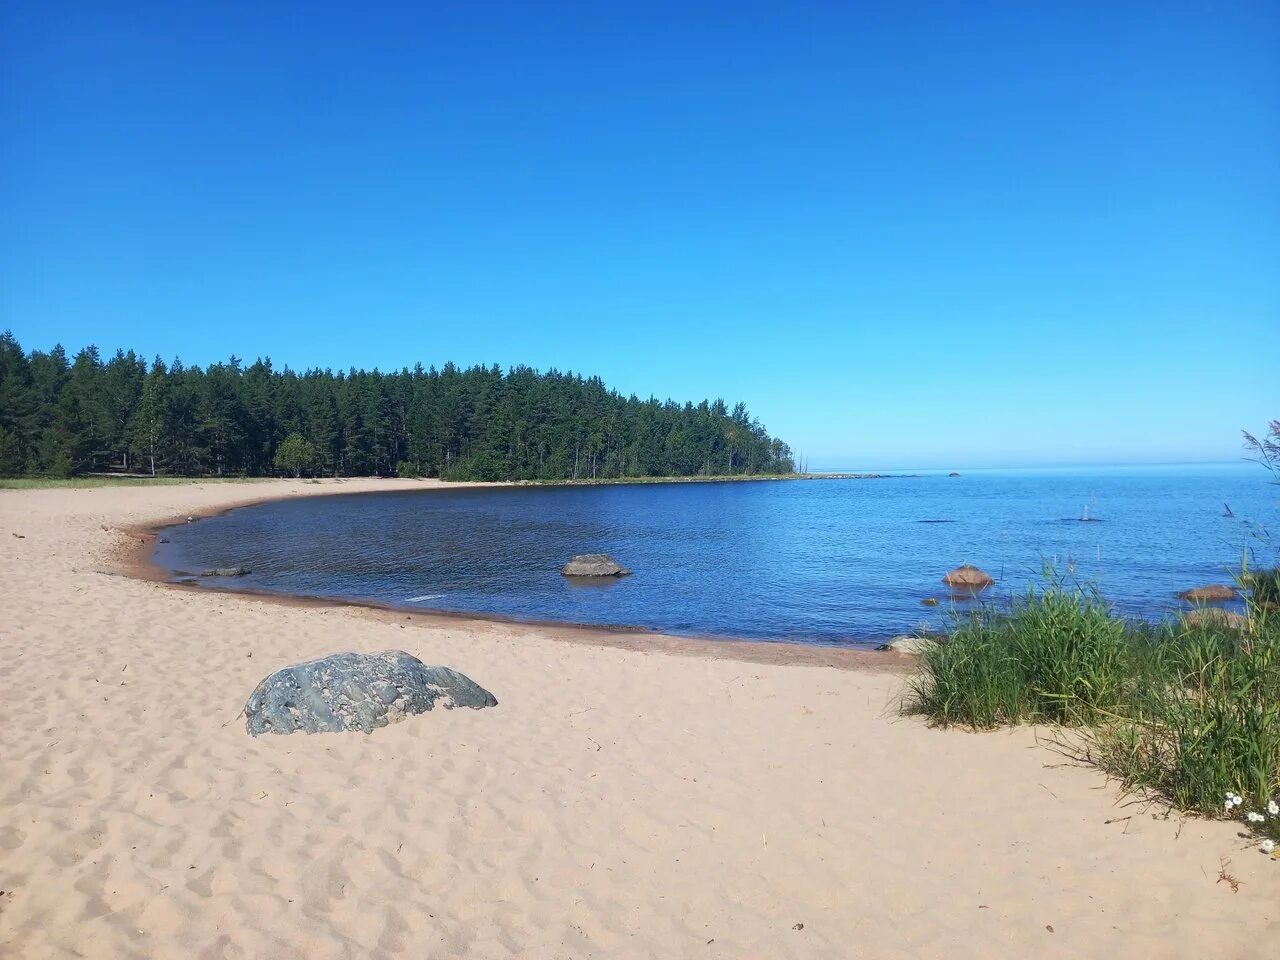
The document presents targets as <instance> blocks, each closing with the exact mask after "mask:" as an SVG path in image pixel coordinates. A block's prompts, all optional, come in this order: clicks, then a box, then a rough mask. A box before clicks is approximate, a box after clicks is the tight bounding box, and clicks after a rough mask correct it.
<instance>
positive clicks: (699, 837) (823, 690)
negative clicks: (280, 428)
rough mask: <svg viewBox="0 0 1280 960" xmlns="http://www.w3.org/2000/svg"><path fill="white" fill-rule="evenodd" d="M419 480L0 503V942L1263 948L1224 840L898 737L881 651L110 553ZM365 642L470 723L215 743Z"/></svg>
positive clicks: (1085, 773) (1265, 909) (629, 948)
mask: <svg viewBox="0 0 1280 960" xmlns="http://www.w3.org/2000/svg"><path fill="white" fill-rule="evenodd" d="M433 485H434V484H433V483H432V482H430V481H419V482H415V481H349V482H344V483H333V482H325V483H321V484H312V483H302V482H288V481H273V482H261V483H245V484H234V483H207V484H191V485H175V486H154V487H137V488H125V487H103V488H91V489H58V490H29V491H0V543H2V545H3V548H4V550H3V557H2V558H0V663H3V676H4V688H3V692H4V696H3V697H2V698H0V723H2V724H3V730H4V735H3V737H4V739H3V753H2V755H0V757H2V759H0V763H2V764H3V767H2V769H0V890H3V894H2V895H0V956H3V957H5V958H36V957H140V958H143V957H145V958H234V957H243V958H258V957H274V958H295V957H297V958H303V957H305V958H367V957H374V958H376V957H400V956H413V957H479V958H487V957H508V956H511V957H514V956H519V957H533V958H544V957H545V958H553V957H554V958H586V957H609V958H618V957H664V958H666V957H706V958H779V957H815V958H816V957H824V958H825V957H832V958H845V957H866V958H979V957H982V958H991V957H1024V956H1027V955H1033V956H1037V957H1062V958H1079V957H1092V956H1103V955H1108V954H1109V955H1121V956H1128V957H1143V958H1172V957H1187V958H1193V957H1194V958H1200V957H1224V958H1250V957H1259V958H1262V957H1273V956H1275V954H1276V949H1277V948H1276V943H1277V936H1278V935H1280V920H1278V919H1277V917H1278V916H1280V871H1278V870H1277V865H1276V864H1275V863H1272V862H1269V861H1268V860H1267V859H1266V858H1265V857H1263V856H1262V855H1260V854H1259V853H1257V852H1256V850H1255V847H1254V844H1253V843H1252V842H1249V841H1246V840H1244V839H1242V838H1240V837H1239V836H1238V828H1237V827H1236V826H1235V825H1232V824H1230V823H1221V822H1205V821H1201V820H1195V819H1183V818H1181V817H1178V816H1176V815H1174V816H1171V817H1168V818H1164V817H1163V811H1162V809H1161V808H1158V807H1151V806H1144V805H1138V804H1133V803H1126V802H1125V800H1124V799H1123V798H1122V797H1121V795H1120V793H1119V790H1118V788H1117V786H1116V785H1115V784H1114V783H1109V782H1108V781H1107V780H1106V778H1104V777H1103V776H1102V775H1101V774H1099V773H1098V772H1097V771H1095V770H1092V769H1090V768H1087V767H1082V766H1079V765H1075V764H1072V763H1070V762H1068V761H1067V760H1066V759H1064V757H1063V756H1061V755H1060V754H1059V753H1058V752H1055V751H1054V750H1053V749H1051V748H1050V747H1049V746H1046V745H1045V744H1044V743H1043V742H1042V741H1043V737H1044V735H1045V734H1044V732H1043V731H1042V732H1041V733H1040V736H1039V737H1038V736H1037V732H1036V731H1034V730H1032V729H1025V728H1023V729H1015V730H1012V731H1001V732H995V733H983V734H971V733H965V732H959V731H939V730H933V729H930V728H928V727H927V726H926V725H925V724H924V723H922V722H920V721H918V720H915V719H903V718H901V717H900V716H899V715H898V712H897V701H898V697H899V696H900V694H901V691H902V685H903V682H904V676H905V674H904V671H905V670H907V669H909V668H910V666H911V663H910V660H909V658H906V657H902V656H900V655H898V654H872V653H862V652H844V653H842V652H840V651H826V650H816V649H812V648H809V649H805V648H790V647H784V646H779V645H765V644H742V645H738V644H735V643H732V642H717V641H695V640H681V639H673V638H663V637H656V636H650V635H645V634H626V633H619V634H607V633H604V632H601V631H590V630H582V631H574V630H570V629H565V628H558V627H551V626H539V625H524V624H513V623H502V622H489V621H483V620H468V619H461V618H442V617H432V616H413V617H408V616H406V615H404V614H400V613H396V612H390V611H381V610H368V609H362V608H357V607H344V606H336V605H329V604H316V603H288V602H283V601H281V600H278V599H270V598H259V597H251V596H243V595H232V594H227V593H216V592H211V591H205V590H200V589H195V588H182V587H178V586H174V585H170V584H166V583H163V582H158V581H156V580H154V579H147V578H146V576H145V573H146V570H145V568H144V567H143V566H142V565H140V563H139V554H140V551H145V550H146V548H147V544H146V543H145V542H140V541H143V540H145V536H143V535H142V533H141V532H143V531H145V530H146V529H147V528H149V527H150V526H152V525H154V524H158V523H160V522H163V521H165V520H167V519H172V518H176V517H183V516H186V515H188V514H194V515H206V514H209V513H211V512H215V511H218V510H222V509H225V508H227V507H228V506H230V505H232V504H235V503H241V502H246V501H250V500H256V499H261V498H264V497H286V496H288V497H292V496H315V495H324V494H326V493H333V492H343V493H350V492H355V491H361V490H380V489H405V488H409V487H412V488H414V489H424V490H425V489H427V488H429V487H431V486H433ZM424 495H429V494H424ZM384 649H403V650H406V651H408V652H409V653H412V654H414V655H415V656H417V657H420V658H421V659H422V660H424V661H426V662H427V663H440V664H446V665H449V666H451V667H454V668H455V669H458V670H461V671H462V672H464V673H466V674H467V675H468V676H470V677H471V678H472V679H474V680H475V681H476V682H478V683H480V684H481V685H483V686H484V687H486V688H487V689H489V690H491V691H492V692H493V693H494V694H495V695H496V696H497V698H498V700H499V706H498V707H497V708H495V709H490V710H482V711H467V710H460V711H451V712H443V711H434V712H432V713H429V714H425V715H422V716H419V717H413V718H410V719H409V720H407V721H405V722H403V723H400V724H396V725H393V726H390V727H387V728H384V729H380V730H377V731H376V732H375V733H374V734H373V735H371V736H368V737H366V736H363V735H358V734H346V735H317V736H310V737H308V736H303V735H294V736H289V737H270V736H268V737H261V738H258V739H254V738H251V737H249V736H248V735H247V734H246V733H245V729H244V722H243V719H242V718H241V717H240V713H239V712H240V709H241V707H242V705H243V704H244V701H245V699H246V697H247V696H248V694H249V693H250V691H251V690H252V689H253V687H254V686H255V685H256V684H257V682H258V681H259V680H260V679H261V678H262V677H263V676H265V675H266V674H267V673H269V672H271V671H272V670H274V669H276V668H278V667H281V666H284V665H287V664H290V663H295V662H298V661H301V660H307V659H310V658H314V657H317V656H322V655H325V654H328V653H333V652H337V651H341V650H355V651H376V650H384ZM1223 874H1226V875H1229V876H1230V877H1231V878H1233V879H1234V882H1228V881H1227V880H1225V879H1223Z"/></svg>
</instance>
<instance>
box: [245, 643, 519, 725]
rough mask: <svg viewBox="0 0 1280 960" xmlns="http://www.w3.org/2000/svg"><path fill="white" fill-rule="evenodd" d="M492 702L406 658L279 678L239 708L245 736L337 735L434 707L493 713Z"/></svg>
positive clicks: (341, 664) (369, 659)
mask: <svg viewBox="0 0 1280 960" xmlns="http://www.w3.org/2000/svg"><path fill="white" fill-rule="evenodd" d="M497 705H498V701H497V700H496V699H494V696H493V694H491V693H490V692H489V691H488V690H485V689H484V688H483V687H481V686H479V685H478V684H476V683H474V682H473V681H472V680H471V679H470V678H468V677H465V676H463V675H462V674H461V673H458V672H457V671H456V670H451V669H449V668H448V667H429V666H427V665H426V664H425V663H423V662H422V661H421V660H419V659H418V658H417V657H414V656H411V655H410V654H407V653H405V652H404V651H403V650H384V651H383V652H382V653H335V654H333V655H332V656H328V657H322V658H321V659H319V660H311V661H308V662H307V663H299V664H295V665H294V666H291V667H285V668H284V669H282V670H277V671H276V672H275V673H273V674H271V676H269V677H267V678H266V679H265V680H263V681H262V682H261V683H260V684H258V686H257V689H255V690H254V691H253V693H252V694H251V695H250V696H249V700H248V702H247V703H246V704H245V705H244V713H245V729H246V730H248V731H249V733H250V734H251V735H252V736H255V737H256V736H259V735H260V734H264V733H294V732H295V731H298V730H303V731H305V732H307V733H340V732H342V731H344V730H362V731H364V732H365V733H372V732H373V729H374V728H375V727H385V726H386V725H387V724H388V723H394V722H396V721H398V720H403V719H404V718H405V717H406V716H408V715H410V714H415V713H424V712H426V711H427V710H430V709H431V708H432V707H433V706H441V707H444V708H445V709H446V710H452V709H453V708H454V707H472V708H475V709H479V708H481V707H496V706H497Z"/></svg>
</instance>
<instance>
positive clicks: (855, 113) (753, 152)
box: [0, 0, 1280, 467]
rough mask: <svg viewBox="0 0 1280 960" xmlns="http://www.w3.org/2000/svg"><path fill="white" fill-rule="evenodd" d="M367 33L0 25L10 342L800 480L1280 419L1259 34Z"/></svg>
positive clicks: (764, 24) (85, 7)
mask: <svg viewBox="0 0 1280 960" xmlns="http://www.w3.org/2000/svg"><path fill="white" fill-rule="evenodd" d="M345 6H346V7H347V9H339V7H338V5H334V4H327V3H314V2H313V3H299V4H296V5H292V4H286V3H230V2H218V3H209V4H184V3H176V4H175V3H156V4H154V5H152V4H115V3H110V2H99V3H76V4H63V3H57V2H49V0H42V2H24V0H8V2H7V3H5V4H4V5H3V6H0V136H2V138H3V139H2V141H0V164H2V167H3V174H2V176H0V220H2V222H3V224H4V228H3V230H2V231H0V327H9V328H11V329H12V330H13V332H14V333H15V334H16V335H17V336H18V338H19V339H20V340H21V341H22V342H23V344H24V345H26V346H28V347H38V348H42V349H47V348H48V347H50V346H52V345H53V344H54V343H55V342H59V341H60V342H62V343H63V344H65V345H66V346H67V347H68V348H69V349H78V348H79V347H81V346H83V345H84V344H86V343H90V342H92V343H96V344H98V345H99V346H100V347H101V348H103V349H104V350H114V348H115V347H117V346H125V347H134V348H137V349H138V350H140V351H141V352H143V353H144V354H146V355H148V356H150V355H153V354H156V353H159V354H162V355H164V356H165V357H166V358H169V357H172V356H174V355H180V356H181V357H182V359H183V360H185V361H187V362H199V363H205V362H208V361H211V360H216V359H221V358H226V357H227V356H229V355H230V354H232V353H236V354H238V355H240V356H242V357H246V358H249V359H252V358H254V357H256V356H259V355H264V356H265V355H269V356H271V357H272V358H273V359H274V360H275V361H276V362H277V364H278V365H283V364H285V363H287V364H288V365H290V366H293V367H295V368H302V367H306V366H310V365H318V366H332V367H338V368H340V367H346V366H350V365H355V366H366V367H367V366H375V365H376V366H380V367H383V368H388V367H398V366H401V365H404V364H412V363H413V362H414V361H417V360H421V361H422V362H424V363H428V364H429V363H436V364H440V363H443V362H444V361H446V360H454V361H456V362H459V363H464V364H465V363H470V362H496V363H499V364H502V365H504V366H505V365H509V364H513V363H528V364H531V365H534V366H537V367H541V368H547V367H551V366H555V367H559V368H561V369H573V370H578V371H582V372H586V373H598V374H600V375H601V376H603V377H604V378H605V380H606V382H607V383H609V384H610V385H612V386H616V387H617V388H619V389H621V390H623V391H624V392H636V393H639V394H641V395H648V394H650V393H654V394H657V395H659V396H662V397H666V396H674V397H676V398H679V399H689V398H695V399H697V398H702V397H704V396H708V395H710V396H712V397H715V396H723V397H724V398H725V399H727V400H729V401H730V402H732V401H734V400H737V399H743V400H745V401H746V402H747V404H748V406H749V407H750V409H751V410H752V412H753V413H755V414H756V415H758V416H759V417H760V418H761V419H762V420H763V421H764V422H765V424H766V425H767V426H768V427H769V428H770V429H771V430H772V431H774V432H775V433H777V434H780V435H782V436H783V437H784V438H785V439H787V440H789V441H790V442H791V443H792V444H793V446H794V447H796V448H797V449H798V450H800V451H802V452H803V453H805V454H806V455H807V457H808V460H809V463H810V466H812V467H839V466H847V467H854V466H861V467H893V466H931V465H937V466H951V465H956V466H968V465H983V464H1034V463H1043V462H1063V461H1066V462H1091V461H1117V460H1118V461H1143V460H1165V459H1183V458H1232V457H1237V456H1239V455H1240V445H1239V430H1240V428H1242V427H1249V428H1261V427H1263V425H1264V423H1265V421H1266V419H1267V418H1269V417H1280V372H1278V371H1277V362H1276V361H1277V357H1278V356H1280V6H1278V5H1277V4H1275V3H1228V4H1210V3H1203V2H1198V3H1151V4H1144V3H1124V4H1115V3H1072V4H1066V3H1064V4H1053V5H1050V4H1038V3H1030V4H1029V3H1026V2H1018V3H955V4H866V5H862V6H864V9H861V10H859V9H857V7H858V6H859V5H857V4H849V3H830V4H782V3H775V4H769V5H763V4H753V3H747V2H732V3H723V4H687V3H679V4H676V3H659V2H652V0H650V2H644V3H600V2H582V3H569V2H553V3H544V4H539V3H483V2H479V3H457V4H403V5H401V4H394V5H380V4H363V5H357V4H349V5H345ZM379 7H381V9H379Z"/></svg>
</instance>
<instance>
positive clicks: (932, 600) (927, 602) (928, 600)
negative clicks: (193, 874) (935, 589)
mask: <svg viewBox="0 0 1280 960" xmlns="http://www.w3.org/2000/svg"><path fill="white" fill-rule="evenodd" d="M920 603H921V604H922V605H924V606H926V607H936V606H937V605H938V598H937V597H925V598H924V599H923V600H921V601H920Z"/></svg>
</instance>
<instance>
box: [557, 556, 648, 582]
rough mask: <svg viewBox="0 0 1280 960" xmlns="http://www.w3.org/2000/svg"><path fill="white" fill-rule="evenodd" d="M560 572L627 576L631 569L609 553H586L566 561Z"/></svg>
mask: <svg viewBox="0 0 1280 960" xmlns="http://www.w3.org/2000/svg"><path fill="white" fill-rule="evenodd" d="M560 572H561V573H562V574H564V575H565V576H566V577H625V576H627V574H629V573H630V572H631V571H630V570H628V569H627V568H626V567H624V566H622V565H621V564H619V563H618V562H617V561H616V560H614V559H613V557H611V556H609V555H608V554H607V553H584V554H580V555H579V556H576V557H574V558H573V559H572V560H570V561H569V562H568V563H566V564H565V565H564V566H563V567H561V568H560Z"/></svg>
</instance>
